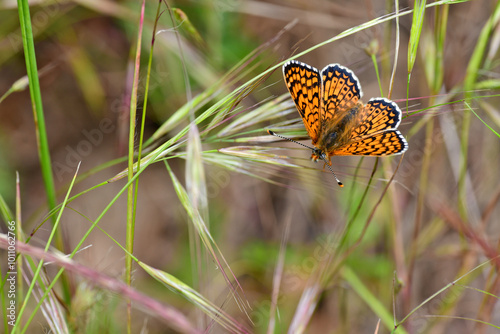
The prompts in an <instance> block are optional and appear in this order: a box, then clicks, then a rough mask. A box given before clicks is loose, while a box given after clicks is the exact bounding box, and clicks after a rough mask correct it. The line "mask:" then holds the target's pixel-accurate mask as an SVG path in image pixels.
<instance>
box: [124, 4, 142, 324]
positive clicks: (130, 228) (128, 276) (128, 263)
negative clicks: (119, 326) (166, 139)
mask: <svg viewBox="0 0 500 334" xmlns="http://www.w3.org/2000/svg"><path fill="white" fill-rule="evenodd" d="M145 6H146V1H145V0H143V1H142V6H141V14H140V17H139V31H138V34H137V45H136V50H135V67H134V78H133V84H132V92H131V94H130V122H129V125H130V127H129V142H128V181H129V182H130V181H131V180H132V178H133V177H134V139H135V126H136V122H135V118H136V114H137V90H138V86H139V68H140V65H141V43H142V30H143V27H144V9H145ZM137 182H139V178H137V179H136V183H137ZM136 195H137V193H136V192H135V191H134V184H133V183H130V185H129V187H128V191H127V235H126V248H127V254H126V256H125V282H126V284H127V285H128V286H130V285H131V284H132V257H131V256H130V254H133V252H134V231H135V204H136V203H137V201H136V198H137V197H136ZM131 332H132V303H131V300H130V299H128V300H127V333H129V334H130V333H131Z"/></svg>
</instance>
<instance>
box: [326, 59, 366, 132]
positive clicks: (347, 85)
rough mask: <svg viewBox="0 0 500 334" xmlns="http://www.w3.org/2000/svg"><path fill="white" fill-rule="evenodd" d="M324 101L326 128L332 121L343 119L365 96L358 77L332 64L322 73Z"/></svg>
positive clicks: (346, 69) (344, 68)
mask: <svg viewBox="0 0 500 334" xmlns="http://www.w3.org/2000/svg"><path fill="white" fill-rule="evenodd" d="M321 78H322V93H323V96H322V99H323V106H324V113H323V119H322V122H324V124H325V127H327V123H328V122H330V121H331V120H332V119H335V118H337V116H338V117H343V114H345V112H347V111H349V109H352V108H354V107H355V106H356V104H357V103H358V101H359V99H360V98H361V97H362V96H363V91H362V90H361V85H360V84H359V80H358V78H357V77H356V75H355V74H354V73H353V72H352V71H351V70H349V69H348V68H346V67H344V66H341V65H339V64H330V65H328V66H326V67H325V68H324V69H323V70H322V71H321Z"/></svg>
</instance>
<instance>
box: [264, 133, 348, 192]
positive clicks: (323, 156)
mask: <svg viewBox="0 0 500 334" xmlns="http://www.w3.org/2000/svg"><path fill="white" fill-rule="evenodd" d="M267 133H269V134H270V135H272V136H276V137H279V138H281V139H286V140H288V141H291V142H292V143H295V144H299V145H301V146H304V147H306V148H308V149H310V150H313V151H316V149H315V148H314V147H311V146H308V145H305V144H302V143H299V142H298V141H295V140H293V139H290V138H287V137H283V136H281V135H279V134H277V133H276V132H273V131H271V130H267ZM319 156H320V158H321V159H323V161H324V162H325V164H326V165H327V166H328V169H329V170H330V172H332V174H333V176H334V177H335V180H336V181H337V183H338V184H339V187H341V188H343V187H344V184H342V182H340V180H339V178H338V177H337V175H335V172H334V171H333V169H332V167H331V166H330V164H329V163H328V162H327V161H326V158H325V155H324V153H322V154H320V155H319Z"/></svg>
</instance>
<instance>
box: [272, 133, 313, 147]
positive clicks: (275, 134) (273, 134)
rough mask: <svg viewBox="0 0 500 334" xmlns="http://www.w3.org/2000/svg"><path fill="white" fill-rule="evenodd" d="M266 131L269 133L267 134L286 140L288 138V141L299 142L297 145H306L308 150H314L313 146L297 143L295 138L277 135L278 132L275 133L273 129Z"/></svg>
mask: <svg viewBox="0 0 500 334" xmlns="http://www.w3.org/2000/svg"><path fill="white" fill-rule="evenodd" d="M267 133H269V134H270V135H272V136H276V137H279V138H281V139H286V140H289V141H291V142H292V143H295V144H299V145H301V146H304V147H306V148H308V149H310V150H313V151H314V150H315V148H314V147H311V146H307V145H305V144H302V143H299V142H298V141H295V140H293V139H290V138H287V137H283V136H282V135H279V134H277V133H276V132H273V131H271V130H267Z"/></svg>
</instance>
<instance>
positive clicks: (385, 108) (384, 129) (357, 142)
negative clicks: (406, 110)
mask: <svg viewBox="0 0 500 334" xmlns="http://www.w3.org/2000/svg"><path fill="white" fill-rule="evenodd" d="M400 123H401V110H400V109H399V107H398V105H397V104H396V103H394V102H392V101H391V100H388V99H385V98H373V99H371V100H370V101H368V103H367V104H366V105H365V106H363V107H362V108H360V109H359V111H358V113H357V115H356V117H354V118H353V120H352V123H351V124H350V125H349V128H351V132H350V140H349V141H348V142H347V143H346V145H343V146H341V147H338V148H336V149H335V150H333V151H332V152H329V155H376V156H385V155H392V154H401V153H403V152H405V151H406V150H407V149H408V142H407V141H406V139H405V138H404V137H403V135H402V134H401V133H400V132H399V131H398V130H396V129H397V127H398V126H399V124H400Z"/></svg>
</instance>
